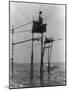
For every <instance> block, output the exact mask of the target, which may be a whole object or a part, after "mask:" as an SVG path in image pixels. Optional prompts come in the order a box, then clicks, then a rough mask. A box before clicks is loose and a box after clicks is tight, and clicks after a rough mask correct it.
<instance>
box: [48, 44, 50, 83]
mask: <svg viewBox="0 0 68 90" xmlns="http://www.w3.org/2000/svg"><path fill="white" fill-rule="evenodd" d="M49 48H50V43H49V47H48V83H49V81H50V55H49Z"/></svg>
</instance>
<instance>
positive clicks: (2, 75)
mask: <svg viewBox="0 0 68 90" xmlns="http://www.w3.org/2000/svg"><path fill="white" fill-rule="evenodd" d="M11 1H12V0H11ZM14 1H22V0H14ZM23 1H29V2H42V3H43V2H44V3H57V4H67V5H68V0H23ZM67 20H68V19H67ZM67 38H68V37H67ZM67 68H68V66H67ZM8 77H9V2H8V0H0V90H8V80H9V79H8ZM67 81H68V80H67ZM67 88H68V85H67V86H57V87H40V88H26V89H29V90H30V89H35V90H41V89H42V90H45V89H47V90H50V89H52V90H57V89H60V90H67ZM17 90H21V89H17Z"/></svg>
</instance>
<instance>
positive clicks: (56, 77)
mask: <svg viewBox="0 0 68 90" xmlns="http://www.w3.org/2000/svg"><path fill="white" fill-rule="evenodd" d="M30 65H31V64H30V63H16V62H15V63H14V65H13V74H12V64H11V63H10V64H9V67H10V70H9V87H10V88H24V87H41V86H44V87H48V86H64V85H66V68H65V67H66V66H65V63H64V62H56V63H51V64H50V76H49V77H50V78H49V79H48V75H49V74H48V64H47V63H44V64H43V80H42V84H41V80H40V63H34V64H33V79H32V80H30Z"/></svg>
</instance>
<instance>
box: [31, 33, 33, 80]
mask: <svg viewBox="0 0 68 90" xmlns="http://www.w3.org/2000/svg"><path fill="white" fill-rule="evenodd" d="M32 79H33V33H32V52H31V67H30V80H31V81H32Z"/></svg>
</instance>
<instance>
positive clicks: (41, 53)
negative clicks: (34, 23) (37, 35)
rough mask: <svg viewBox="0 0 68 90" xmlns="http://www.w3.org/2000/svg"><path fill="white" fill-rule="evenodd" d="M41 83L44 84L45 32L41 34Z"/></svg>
mask: <svg viewBox="0 0 68 90" xmlns="http://www.w3.org/2000/svg"><path fill="white" fill-rule="evenodd" d="M40 84H41V85H43V33H42V34H41V64H40Z"/></svg>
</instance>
